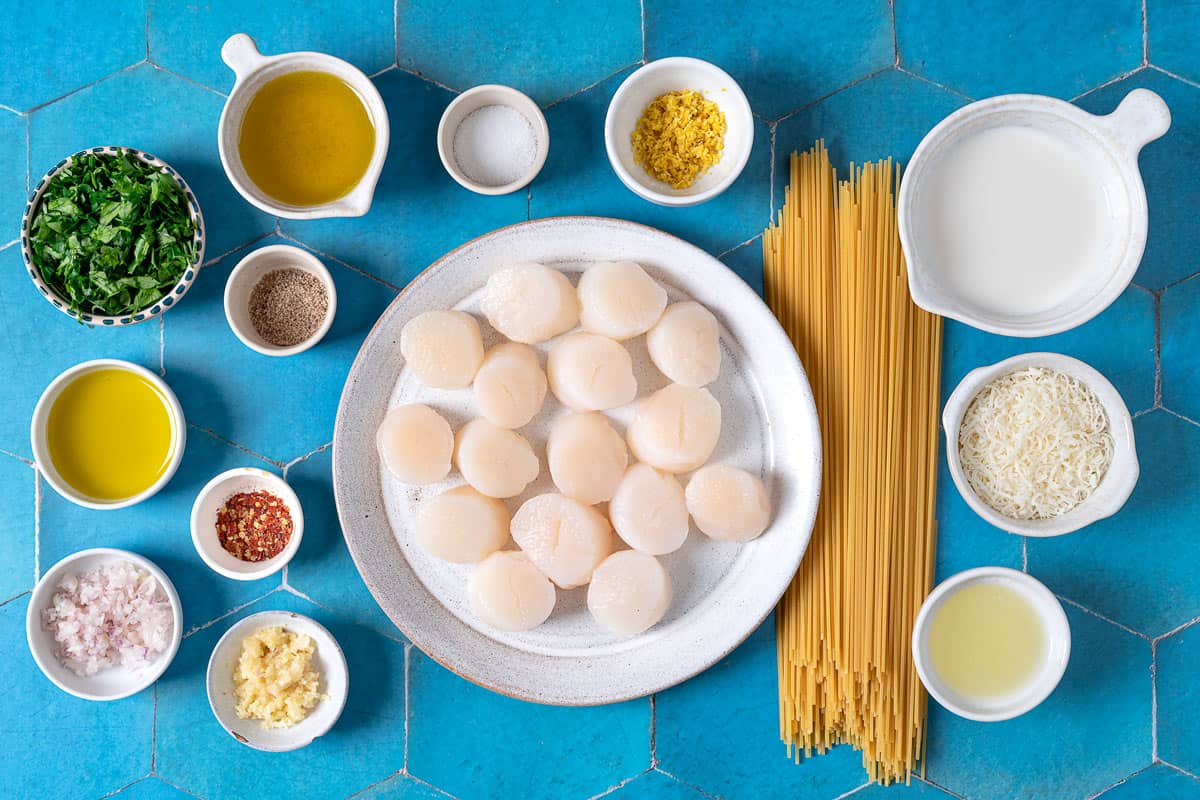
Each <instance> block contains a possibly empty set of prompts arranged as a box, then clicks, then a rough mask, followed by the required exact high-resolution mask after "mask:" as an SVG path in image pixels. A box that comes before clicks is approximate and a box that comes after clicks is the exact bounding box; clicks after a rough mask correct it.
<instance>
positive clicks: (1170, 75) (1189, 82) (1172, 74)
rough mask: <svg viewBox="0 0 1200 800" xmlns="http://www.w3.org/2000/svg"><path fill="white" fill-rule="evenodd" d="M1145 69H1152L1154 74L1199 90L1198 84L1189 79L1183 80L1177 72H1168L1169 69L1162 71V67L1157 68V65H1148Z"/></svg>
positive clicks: (1199, 84)
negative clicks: (1159, 73) (1156, 73)
mask: <svg viewBox="0 0 1200 800" xmlns="http://www.w3.org/2000/svg"><path fill="white" fill-rule="evenodd" d="M1146 68H1147V69H1152V70H1154V71H1156V72H1161V73H1162V74H1163V75H1166V76H1167V77H1168V78H1174V79H1175V80H1177V81H1180V82H1181V83H1186V84H1187V85H1188V86H1195V87H1196V88H1200V83H1197V82H1196V81H1194V80H1192V79H1191V78H1185V77H1183V76H1182V75H1180V74H1179V73H1177V72H1171V70H1169V69H1163V68H1162V67H1160V66H1158V65H1157V64H1148V65H1146Z"/></svg>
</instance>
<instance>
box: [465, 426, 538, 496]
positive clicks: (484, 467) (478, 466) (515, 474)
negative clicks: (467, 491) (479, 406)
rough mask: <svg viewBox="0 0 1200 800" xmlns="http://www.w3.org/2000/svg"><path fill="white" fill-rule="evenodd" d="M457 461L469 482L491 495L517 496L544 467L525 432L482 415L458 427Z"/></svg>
mask: <svg viewBox="0 0 1200 800" xmlns="http://www.w3.org/2000/svg"><path fill="white" fill-rule="evenodd" d="M454 462H455V463H456V464H457V465H458V470H459V472H461V473H462V474H463V477H464V478H466V480H467V483H469V484H471V485H472V486H474V487H475V488H476V489H478V490H479V491H480V492H481V493H483V494H486V495H487V496H488V497H516V496H517V495H519V494H520V493H521V492H523V491H525V487H526V486H528V485H529V483H530V482H531V481H532V480H533V479H534V478H536V477H537V476H538V471H539V470H540V469H541V467H540V466H539V464H538V459H537V456H535V455H534V454H533V448H532V447H530V446H529V442H528V441H526V439H525V437H524V436H522V435H521V434H519V433H516V432H514V431H510V430H508V429H507V428H498V427H496V426H495V425H493V424H492V423H490V422H488V421H487V420H486V419H483V418H482V417H481V418H479V419H473V420H471V421H470V422H468V423H467V424H466V425H464V426H462V428H460V429H459V431H458V438H457V440H456V442H455V447H454Z"/></svg>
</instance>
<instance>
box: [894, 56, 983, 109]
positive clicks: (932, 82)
mask: <svg viewBox="0 0 1200 800" xmlns="http://www.w3.org/2000/svg"><path fill="white" fill-rule="evenodd" d="M894 69H895V70H896V71H897V72H900V73H903V74H904V75H907V76H908V77H910V78H915V79H916V80H919V81H920V82H921V83H926V84H928V85H930V86H935V87H937V88H938V89H941V90H942V91H943V92H948V93H950V94H952V95H954V96H955V97H961V98H962V99H963V100H966V101H967V102H968V103H969V102H971V100H972V99H973V98H972V97H971V96H970V95H968V94H966V93H965V92H961V91H959V90H958V89H955V88H954V87H953V86H947V85H946V84H944V83H940V82H939V81H935V80H934V79H933V78H930V77H927V76H925V75H922V74H921V73H919V72H913V71H912V70H911V69H908V68H907V67H902V66H900V65H899V64H897V65H896V66H895V67H894Z"/></svg>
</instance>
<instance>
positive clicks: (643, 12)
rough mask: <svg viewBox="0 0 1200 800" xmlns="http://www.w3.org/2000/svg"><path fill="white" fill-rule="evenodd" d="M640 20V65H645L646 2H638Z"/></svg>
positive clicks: (642, 0)
mask: <svg viewBox="0 0 1200 800" xmlns="http://www.w3.org/2000/svg"><path fill="white" fill-rule="evenodd" d="M638 8H639V10H640V13H641V18H642V63H643V64H645V63H646V0H638Z"/></svg>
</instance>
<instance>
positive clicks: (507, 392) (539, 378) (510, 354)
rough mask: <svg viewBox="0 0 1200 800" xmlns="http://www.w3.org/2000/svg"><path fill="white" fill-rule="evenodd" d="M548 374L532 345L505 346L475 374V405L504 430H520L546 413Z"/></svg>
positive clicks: (494, 351)
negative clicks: (544, 403)
mask: <svg viewBox="0 0 1200 800" xmlns="http://www.w3.org/2000/svg"><path fill="white" fill-rule="evenodd" d="M546 385H547V384H546V373H544V372H542V365H541V364H540V363H538V357H537V353H536V352H534V350H533V348H532V347H530V346H529V345H524V344H517V343H515V342H505V343H504V344H498V345H496V346H495V347H493V348H492V349H491V350H489V351H488V352H487V355H486V356H484V358H483V365H482V366H481V367H480V368H479V371H478V372H477V373H475V402H476V404H477V405H478V406H479V413H480V414H482V415H483V416H484V418H485V419H486V420H487V421H488V422H490V423H492V424H493V425H497V426H499V427H501V428H520V427H521V426H523V425H527V424H528V423H529V421H530V420H531V419H533V418H534V417H535V416H537V413H538V412H539V411H541V410H542V402H543V401H544V400H545V399H546Z"/></svg>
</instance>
